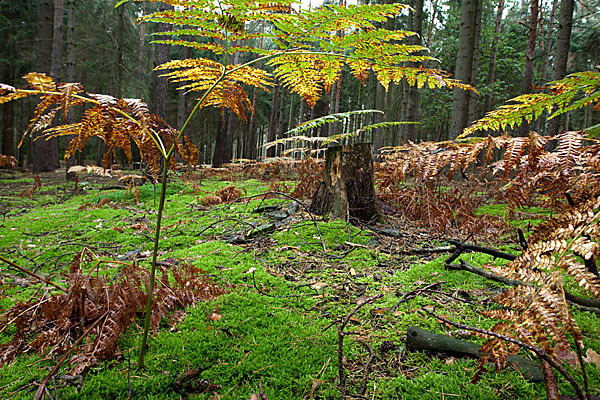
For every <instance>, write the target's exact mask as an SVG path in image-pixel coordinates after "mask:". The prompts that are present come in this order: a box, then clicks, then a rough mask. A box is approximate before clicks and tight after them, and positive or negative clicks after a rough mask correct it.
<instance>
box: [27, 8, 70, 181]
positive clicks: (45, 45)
mask: <svg viewBox="0 0 600 400" xmlns="http://www.w3.org/2000/svg"><path fill="white" fill-rule="evenodd" d="M59 2H60V4H59V5H61V4H62V1H61V0H59ZM54 16H55V13H54V7H53V3H52V1H50V0H44V1H41V2H40V26H39V31H38V35H39V38H38V50H37V68H36V69H37V71H38V72H44V73H47V74H51V73H52V71H57V70H58V71H60V59H57V58H56V57H58V53H56V55H55V57H53V52H52V49H54V48H56V47H57V46H58V44H55V43H54V41H53V37H54V26H53V21H54ZM56 20H57V21H56V22H57V23H59V24H60V29H61V32H62V6H61V8H60V18H56ZM58 20H60V22H59V21H58ZM61 36H62V35H61ZM61 36H57V37H56V38H55V39H56V40H58V41H59V42H60V40H61ZM53 61H55V65H54V68H53ZM54 78H56V77H54ZM59 78H60V77H59ZM31 153H32V160H30V162H31V164H32V169H33V171H34V172H49V171H54V169H55V168H56V167H57V166H58V140H57V139H56V138H54V139H50V140H43V139H38V140H34V141H32V152H31Z"/></svg>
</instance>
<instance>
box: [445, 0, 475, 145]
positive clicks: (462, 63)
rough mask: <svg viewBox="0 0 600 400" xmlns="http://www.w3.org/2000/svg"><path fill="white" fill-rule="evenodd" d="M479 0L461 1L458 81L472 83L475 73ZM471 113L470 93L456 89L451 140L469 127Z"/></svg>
mask: <svg viewBox="0 0 600 400" xmlns="http://www.w3.org/2000/svg"><path fill="white" fill-rule="evenodd" d="M478 5H479V0H461V7H460V26H459V33H458V54H457V56H456V71H455V74H454V75H455V77H456V79H458V80H460V81H462V82H464V83H470V82H471V76H472V72H473V57H474V49H475V36H476V31H477V21H476V19H477V15H478V8H479V7H478ZM468 112H469V92H468V91H466V90H463V89H460V88H455V89H454V92H453V96H452V114H451V118H450V133H449V134H450V138H456V137H457V136H458V135H459V134H460V133H461V132H462V131H463V129H464V128H466V126H467V119H468Z"/></svg>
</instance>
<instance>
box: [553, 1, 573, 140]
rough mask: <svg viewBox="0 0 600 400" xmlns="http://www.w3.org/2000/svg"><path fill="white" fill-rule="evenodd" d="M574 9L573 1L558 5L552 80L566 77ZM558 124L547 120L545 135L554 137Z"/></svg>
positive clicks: (556, 121) (557, 119)
mask: <svg viewBox="0 0 600 400" xmlns="http://www.w3.org/2000/svg"><path fill="white" fill-rule="evenodd" d="M574 7H575V1H574V0H562V1H561V3H560V12H559V15H558V37H557V40H556V53H555V58H554V74H553V75H552V79H553V80H559V79H562V78H564V77H565V76H566V75H567V60H568V56H569V43H570V42H571V28H572V26H573V9H574ZM559 122H560V121H559V118H558V117H557V118H552V119H550V120H548V122H547V123H546V135H556V134H557V133H558V128H559V126H560V125H559Z"/></svg>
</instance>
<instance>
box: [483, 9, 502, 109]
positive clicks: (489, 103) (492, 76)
mask: <svg viewBox="0 0 600 400" xmlns="http://www.w3.org/2000/svg"><path fill="white" fill-rule="evenodd" d="M503 12H504V0H499V1H498V7H497V9H496V25H495V27H494V40H493V41H492V51H491V53H490V61H489V70H488V79H487V83H488V86H489V87H490V94H489V95H488V96H487V98H486V100H485V105H484V107H483V111H484V112H488V111H491V110H492V107H493V106H494V90H493V86H494V82H496V58H497V55H498V40H499V38H500V30H501V28H502V13H503Z"/></svg>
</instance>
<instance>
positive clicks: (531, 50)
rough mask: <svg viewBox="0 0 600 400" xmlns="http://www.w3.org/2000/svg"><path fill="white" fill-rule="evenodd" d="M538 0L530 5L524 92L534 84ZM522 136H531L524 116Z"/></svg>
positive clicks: (521, 128) (529, 91)
mask: <svg viewBox="0 0 600 400" xmlns="http://www.w3.org/2000/svg"><path fill="white" fill-rule="evenodd" d="M539 12H540V10H539V3H538V0H531V3H530V6H529V37H528V39H527V52H526V53H525V81H524V87H523V93H524V94H527V93H531V89H532V85H533V58H534V56H535V41H536V39H537V26H538V15H539ZM519 134H520V136H523V137H525V136H529V123H528V122H527V121H526V120H525V119H524V118H523V121H522V122H521V126H520V127H519Z"/></svg>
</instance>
